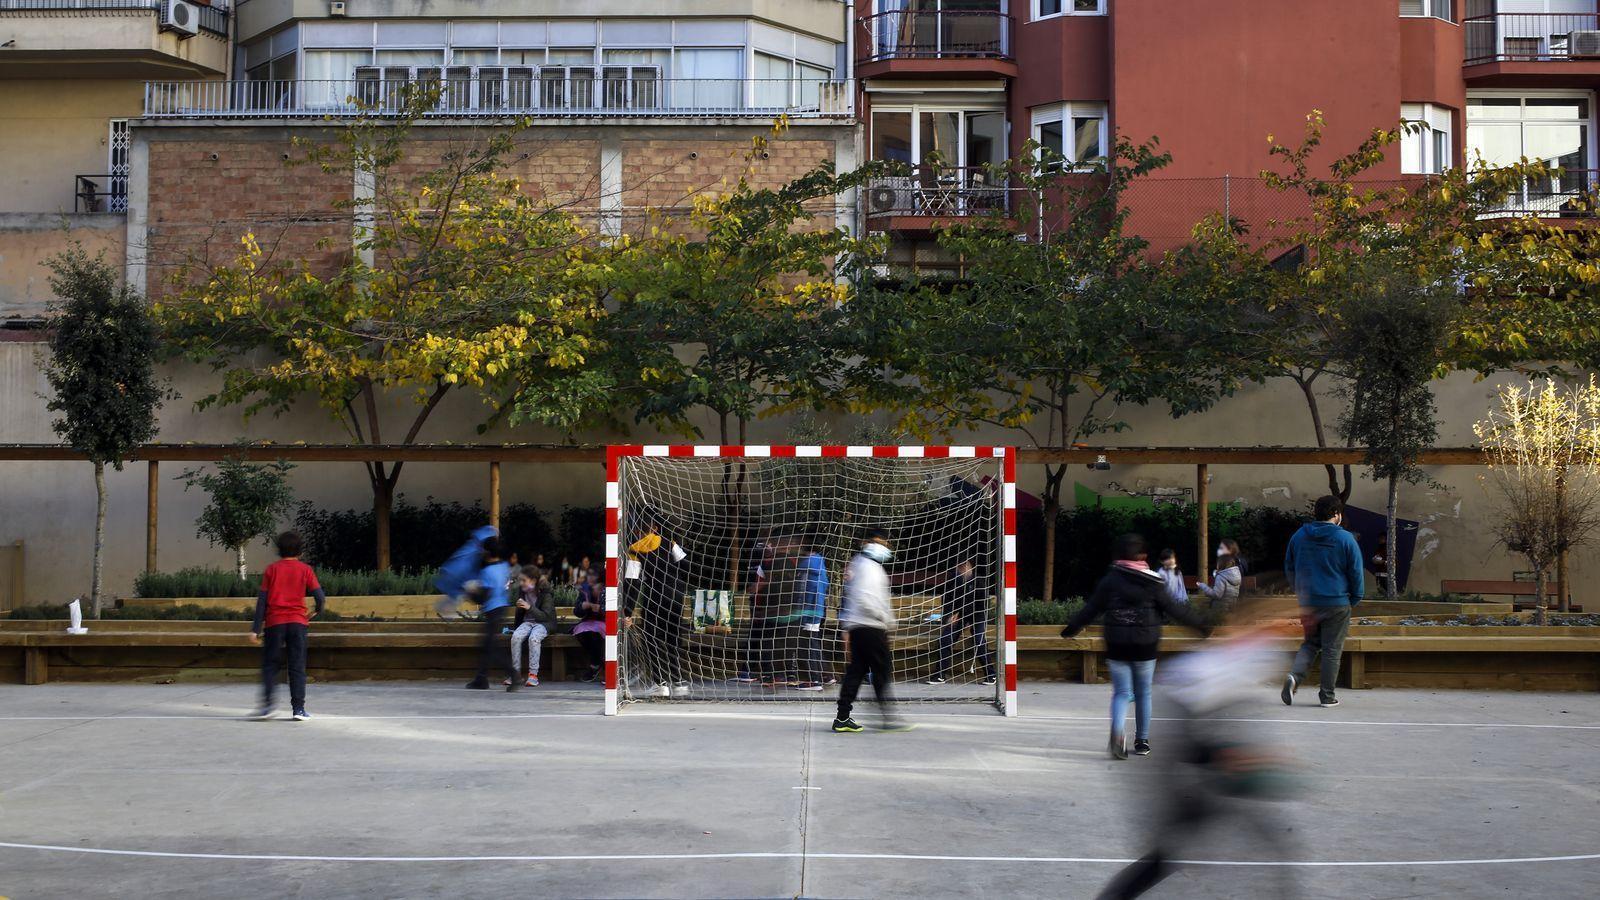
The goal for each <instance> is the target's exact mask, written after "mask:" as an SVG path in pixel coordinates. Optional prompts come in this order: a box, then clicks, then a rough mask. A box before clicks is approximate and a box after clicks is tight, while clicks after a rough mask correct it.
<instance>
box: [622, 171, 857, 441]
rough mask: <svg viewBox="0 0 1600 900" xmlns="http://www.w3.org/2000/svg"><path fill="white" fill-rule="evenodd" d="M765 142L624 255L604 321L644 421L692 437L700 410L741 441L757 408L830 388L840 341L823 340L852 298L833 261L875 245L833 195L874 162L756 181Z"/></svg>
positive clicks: (806, 400)
mask: <svg viewBox="0 0 1600 900" xmlns="http://www.w3.org/2000/svg"><path fill="white" fill-rule="evenodd" d="M765 147H766V142H765V141H764V140H761V139H758V140H756V141H755V142H754V143H753V145H752V150H751V151H750V153H749V155H748V157H747V159H746V168H745V170H744V172H743V173H742V174H741V176H740V178H739V180H738V181H737V182H735V183H733V184H731V185H728V186H727V187H726V190H723V191H720V192H706V193H702V194H700V195H697V196H696V197H695V198H694V203H693V208H692V211H691V213H690V215H689V218H688V221H687V222H686V223H675V222H671V221H663V222H659V223H657V224H656V225H655V226H654V227H653V228H652V229H651V231H650V234H649V235H647V236H645V237H644V238H642V239H640V240H638V241H635V242H632V243H631V244H629V245H628V247H627V248H626V249H625V250H624V251H622V252H621V253H620V254H619V257H618V259H617V261H616V264H615V271H614V279H615V280H614V282H613V284H614V287H613V290H612V296H613V298H614V299H615V301H616V304H617V306H616V311H615V313H614V314H613V315H612V316H610V317H609V318H608V320H607V323H606V333H607V336H608V339H609V342H610V345H611V346H612V348H613V349H614V350H615V351H616V352H618V353H619V354H620V355H622V356H624V357H626V359H627V360H628V366H629V369H630V371H631V373H632V377H631V378H630V379H629V380H628V381H627V382H626V383H625V384H624V386H623V387H624V394H625V396H626V397H627V398H628V405H629V407H630V408H632V409H635V410H636V411H637V415H636V418H637V419H639V420H641V421H649V422H652V423H653V424H655V425H657V426H659V427H662V428H665V429H668V430H672V431H677V432H679V433H683V434H689V435H696V436H698V435H700V434H701V433H702V432H701V429H700V427H699V426H698V425H696V424H695V423H694V420H693V418H692V416H693V413H694V412H695V411H696V410H704V411H707V412H709V413H710V414H711V415H712V416H713V417H715V419H716V423H717V436H718V439H719V440H720V441H721V442H722V443H724V444H730V443H744V441H745V436H746V432H747V428H748V426H749V423H750V422H751V421H753V420H754V419H756V418H757V417H758V416H761V415H765V414H769V413H772V412H777V411H782V410H788V409H797V408H806V407H811V406H816V407H821V406H825V405H827V403H828V400H829V399H830V398H829V397H827V396H826V392H827V391H828V389H829V386H830V385H833V384H834V383H835V382H836V379H837V375H838V371H839V370H840V368H841V366H842V357H843V353H844V352H845V351H844V350H843V349H842V348H840V347H839V346H837V345H836V344H835V343H834V342H833V341H832V340H831V339H830V338H831V334H832V331H833V329H834V327H835V324H836V322H837V321H838V318H839V316H840V310H841V306H842V305H843V304H844V303H845V301H846V299H847V297H848V293H847V290H846V287H847V286H846V285H845V284H844V283H842V282H841V281H840V279H839V278H838V277H837V274H836V273H837V271H838V269H839V268H840V267H842V266H848V265H850V261H851V260H854V259H856V258H858V257H863V256H870V255H872V254H873V252H874V247H875V242H874V241H872V240H870V239H859V238H856V237H853V236H852V235H851V234H850V233H849V232H848V231H846V230H845V229H844V228H841V227H839V226H838V224H837V223H836V207H837V197H838V196H839V195H840V194H842V193H844V192H845V191H848V190H850V189H851V188H853V187H855V186H856V185H858V184H860V183H862V182H863V181H864V180H865V179H866V178H867V177H868V176H869V175H870V174H872V173H873V172H875V171H877V169H876V167H872V166H869V167H866V168H863V169H860V170H857V171H855V172H851V173H849V174H846V175H837V174H835V173H834V171H833V169H832V167H831V166H829V165H824V166H821V167H818V168H817V169H814V170H812V171H811V172H809V173H807V174H805V175H803V176H801V177H799V178H797V179H795V180H794V181H791V182H789V183H787V184H784V185H782V186H779V187H774V188H767V187H758V186H757V185H756V183H755V178H756V175H757V174H758V169H759V165H760V163H759V160H760V158H761V156H762V155H763V152H764V150H765Z"/></svg>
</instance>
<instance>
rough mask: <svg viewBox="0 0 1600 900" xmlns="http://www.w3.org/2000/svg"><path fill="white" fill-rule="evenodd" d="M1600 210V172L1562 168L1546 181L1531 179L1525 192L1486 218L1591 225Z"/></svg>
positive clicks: (1515, 196)
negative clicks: (1557, 220)
mask: <svg viewBox="0 0 1600 900" xmlns="http://www.w3.org/2000/svg"><path fill="white" fill-rule="evenodd" d="M1597 210H1600V170H1597V169H1561V170H1556V171H1554V172H1552V173H1551V174H1550V175H1549V176H1547V177H1544V178H1536V179H1529V180H1528V182H1527V183H1526V184H1524V185H1523V186H1522V188H1521V190H1519V191H1516V192H1514V193H1513V194H1512V195H1511V196H1509V197H1507V198H1506V199H1505V200H1504V201H1503V202H1501V203H1500V204H1498V205H1497V207H1496V209H1495V210H1494V211H1493V212H1490V213H1488V214H1486V215H1484V217H1483V218H1486V219H1498V218H1520V217H1526V216H1533V217H1535V218H1539V219H1559V220H1561V221H1560V222H1559V223H1555V224H1571V225H1574V226H1579V225H1581V226H1591V225H1594V224H1595V221H1596V218H1597V216H1596V211H1597Z"/></svg>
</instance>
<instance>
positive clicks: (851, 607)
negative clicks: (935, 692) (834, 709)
mask: <svg viewBox="0 0 1600 900" xmlns="http://www.w3.org/2000/svg"><path fill="white" fill-rule="evenodd" d="M891 555H892V553H891V552H890V550H889V534H888V532H886V531H884V530H883V529H881V528H873V529H869V530H868V531H867V533H866V535H865V536H864V539H863V541H862V544H861V551H860V552H859V553H857V554H856V555H855V557H854V558H853V559H851V560H850V568H849V569H847V570H846V572H845V583H844V603H843V605H842V606H841V607H840V609H839V624H840V625H841V626H843V628H844V629H845V636H846V642H847V644H848V646H849V648H850V664H849V665H848V666H846V667H845V670H844V682H843V683H842V684H841V685H840V686H839V711H838V713H837V715H835V716H834V719H833V730H834V731H835V732H839V733H842V734H850V733H856V732H860V731H864V730H865V729H863V728H862V727H861V726H860V725H859V724H857V723H856V720H855V719H852V718H850V709H851V707H852V706H854V705H855V701H856V694H857V693H858V692H859V691H860V690H861V682H862V680H863V679H865V678H866V676H867V673H868V672H871V673H872V690H873V692H874V694H875V695H876V696H877V700H878V706H879V708H880V709H881V710H882V711H883V722H884V725H883V728H884V730H885V731H905V730H908V729H909V728H910V727H911V726H909V725H905V724H903V723H901V722H900V721H899V720H898V719H897V718H896V717H895V716H894V714H892V713H891V712H890V711H889V710H890V704H891V703H893V702H894V694H893V691H892V689H891V687H892V683H893V678H894V651H893V649H892V648H891V647H890V644H889V636H890V633H891V632H893V631H894V627H895V617H894V604H893V602H892V601H891V600H890V597H889V573H888V572H887V571H885V570H884V568H883V564H884V563H886V562H888V561H889V557H890V556H891Z"/></svg>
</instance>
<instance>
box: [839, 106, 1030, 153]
mask: <svg viewBox="0 0 1600 900" xmlns="http://www.w3.org/2000/svg"><path fill="white" fill-rule="evenodd" d="M941 112H943V113H950V112H953V113H960V114H961V127H960V128H959V129H958V134H959V138H958V140H959V141H960V144H959V145H958V150H957V153H956V155H957V156H958V157H959V160H958V161H956V162H946V163H945V165H947V166H953V167H956V168H965V167H966V158H967V116H969V115H971V114H973V113H996V112H997V113H1000V114H1001V115H1002V116H1005V117H1006V129H1007V131H1009V130H1010V128H1011V118H1010V115H1011V114H1010V111H1009V110H1007V109H1006V108H1005V107H1004V106H979V105H975V104H971V103H882V104H877V103H875V104H873V106H872V114H873V115H876V114H878V113H910V114H911V166H912V168H919V167H921V166H922V164H923V153H922V128H921V127H920V121H921V116H922V114H923V113H941ZM869 124H870V119H869ZM871 147H872V136H871V135H868V137H867V148H868V151H867V152H868V153H869V154H870V153H871Z"/></svg>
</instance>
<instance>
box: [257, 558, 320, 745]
mask: <svg viewBox="0 0 1600 900" xmlns="http://www.w3.org/2000/svg"><path fill="white" fill-rule="evenodd" d="M277 544H278V556H279V557H281V558H280V559H279V560H278V561H277V562H275V563H273V564H272V565H270V566H267V570H266V571H265V572H262V573H261V591H260V593H258V594H256V615H255V620H254V621H253V622H252V623H251V625H250V640H252V641H254V642H256V643H259V644H260V645H261V708H260V709H258V710H256V714H255V717H256V718H257V719H265V718H267V717H268V716H271V715H272V710H273V703H272V694H273V691H274V690H275V689H276V687H277V684H278V652H279V651H280V650H282V651H283V652H284V653H285V655H287V656H288V664H289V703H290V709H291V710H292V711H293V714H294V720H295V721H296V722H304V721H305V720H307V719H309V718H311V716H310V715H309V714H308V713H307V712H306V632H307V630H308V629H309V628H310V624H311V620H310V619H309V618H307V617H306V597H307V596H311V597H314V598H316V601H317V614H318V615H320V614H321V613H322V610H323V608H324V607H325V606H326V605H327V603H328V597H327V595H326V594H324V593H323V592H322V585H320V584H318V583H317V573H315V572H313V571H312V570H311V567H310V566H308V565H306V564H305V563H303V562H301V561H300V547H301V544H302V541H301V538H300V533H299V532H297V531H285V532H284V533H283V534H280V535H278V541H277Z"/></svg>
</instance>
